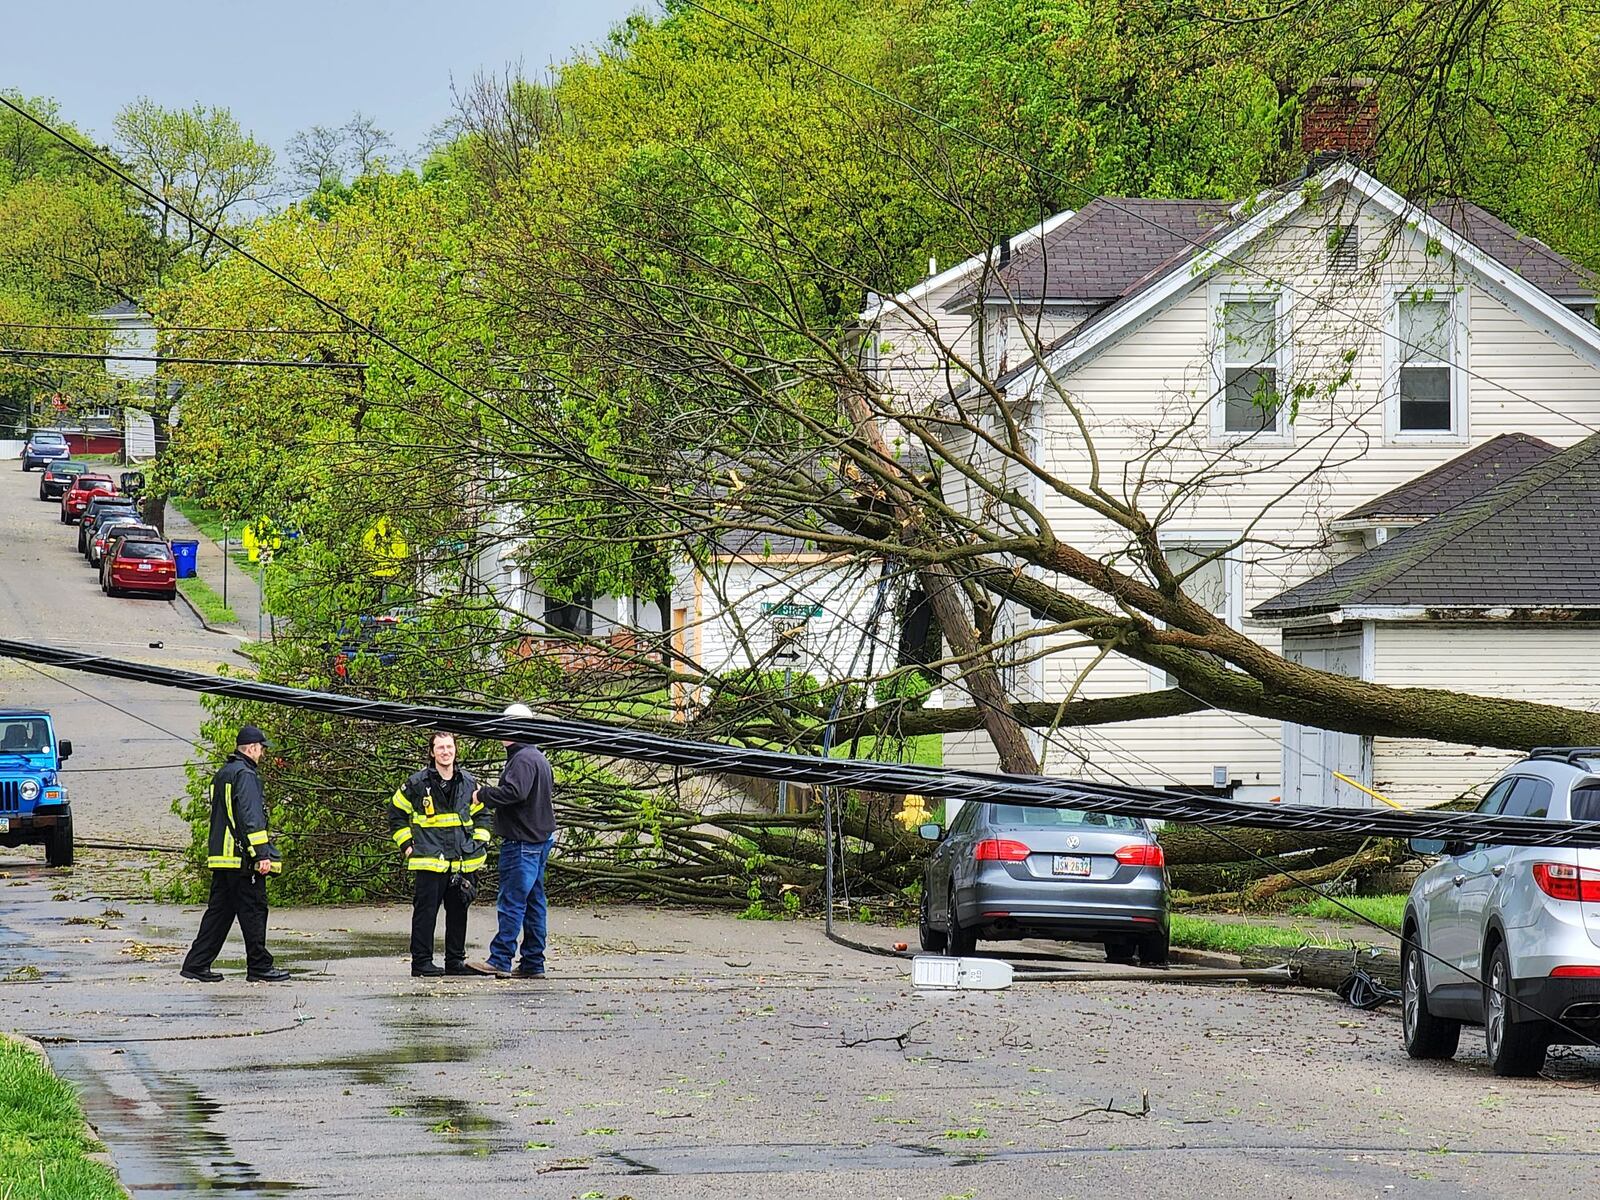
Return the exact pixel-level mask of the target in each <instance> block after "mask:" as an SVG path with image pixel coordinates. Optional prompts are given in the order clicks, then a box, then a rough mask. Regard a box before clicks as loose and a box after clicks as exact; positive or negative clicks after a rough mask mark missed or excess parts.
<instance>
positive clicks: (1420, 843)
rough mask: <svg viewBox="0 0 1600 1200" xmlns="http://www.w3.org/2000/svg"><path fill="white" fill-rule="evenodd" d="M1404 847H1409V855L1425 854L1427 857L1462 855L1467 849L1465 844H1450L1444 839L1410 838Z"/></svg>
mask: <svg viewBox="0 0 1600 1200" xmlns="http://www.w3.org/2000/svg"><path fill="white" fill-rule="evenodd" d="M1406 845H1408V846H1410V847H1411V853H1413V854H1426V855H1429V856H1433V855H1439V854H1449V855H1456V854H1464V853H1465V852H1466V849H1467V843H1466V842H1450V841H1446V840H1445V839H1444V838H1411V839H1410V840H1409V841H1408V842H1407V843H1406Z"/></svg>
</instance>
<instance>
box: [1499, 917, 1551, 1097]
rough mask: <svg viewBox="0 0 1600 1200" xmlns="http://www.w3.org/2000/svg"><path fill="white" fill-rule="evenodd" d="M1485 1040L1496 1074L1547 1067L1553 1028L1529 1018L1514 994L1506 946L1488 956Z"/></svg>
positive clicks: (1518, 1074) (1513, 1075)
mask: <svg viewBox="0 0 1600 1200" xmlns="http://www.w3.org/2000/svg"><path fill="white" fill-rule="evenodd" d="M1519 1018H1521V1019H1519ZM1483 1040H1484V1047H1485V1049H1487V1050H1488V1052H1489V1066H1490V1067H1491V1068H1493V1070H1494V1073H1495V1074H1496V1075H1501V1076H1507V1077H1510V1078H1513V1079H1516V1078H1525V1077H1527V1076H1529V1075H1537V1074H1538V1073H1539V1072H1540V1071H1541V1070H1543V1069H1544V1058H1545V1053H1546V1051H1548V1050H1549V1048H1550V1031H1549V1030H1548V1029H1547V1028H1546V1026H1545V1023H1544V1022H1543V1021H1541V1020H1539V1019H1538V1018H1537V1017H1531V1018H1530V1017H1526V1016H1525V1015H1524V1012H1523V1011H1522V1006H1521V1005H1519V1004H1518V1003H1517V1002H1516V1000H1515V999H1514V998H1513V997H1512V981H1511V963H1510V960H1509V959H1507V957H1506V948H1505V947H1504V946H1496V947H1495V948H1494V953H1493V954H1492V955H1490V957H1489V975H1488V977H1487V978H1486V979H1485V980H1484V984H1483Z"/></svg>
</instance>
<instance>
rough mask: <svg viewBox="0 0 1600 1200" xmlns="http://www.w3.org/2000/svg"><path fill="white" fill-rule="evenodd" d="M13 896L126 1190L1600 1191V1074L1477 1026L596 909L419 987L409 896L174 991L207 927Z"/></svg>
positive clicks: (7, 887)
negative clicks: (1073, 976)
mask: <svg viewBox="0 0 1600 1200" xmlns="http://www.w3.org/2000/svg"><path fill="white" fill-rule="evenodd" d="M0 874H4V875H5V876H6V878H3V879H0V946H3V950H0V989H3V990H0V997H3V998H4V999H5V1001H6V1002H7V1003H6V1011H7V1014H8V1016H7V1024H8V1025H10V1026H12V1027H14V1028H16V1029H18V1030H19V1031H21V1032H24V1033H27V1034H29V1035H31V1036H34V1037H38V1038H40V1039H41V1040H43V1041H44V1042H45V1043H46V1045H47V1049H48V1051H49V1053H50V1055H51V1059H52V1062H53V1063H54V1064H55V1065H56V1067H57V1069H58V1070H59V1071H61V1073H62V1074H64V1075H65V1076H66V1077H67V1078H69V1079H71V1080H73V1081H74V1082H75V1083H76V1084H77V1085H78V1086H79V1087H80V1089H81V1090H82V1093H83V1098H84V1104H85V1108H86V1110H87V1112H88V1114H89V1116H90V1119H91V1120H92V1121H93V1122H94V1124H95V1125H96V1126H97V1127H98V1128H99V1130H100V1132H101V1135H102V1137H103V1138H104V1139H105V1140H106V1142H107V1143H108V1145H109V1147H110V1150H111V1153H112V1156H113V1158H114V1159H115V1161H116V1163H117V1166H118V1168H119V1170H120V1171H121V1172H122V1174H123V1178H124V1180H125V1182H126V1183H127V1185H128V1187H129V1189H130V1190H131V1191H132V1193H133V1195H134V1196H135V1197H141V1198H142V1197H160V1196H174V1195H192V1194H200V1193H206V1192H225V1193H228V1194H230V1195H233V1196H239V1197H253V1196H281V1195H287V1194H291V1193H292V1194H294V1195H308V1196H317V1197H390V1196H392V1197H415V1196H430V1197H434V1196H437V1197H457V1196H459V1197H471V1198H473V1200H495V1198H498V1197H552V1198H554V1197H560V1198H578V1197H588V1198H589V1200H597V1198H605V1200H617V1198H619V1197H632V1198H635V1200H642V1198H643V1197H682V1196H688V1197H702V1196H703V1197H717V1198H722V1197H728V1198H732V1197H749V1196H780V1195H781V1196H784V1197H786V1198H793V1200H801V1198H804V1197H811V1196H817V1197H821V1196H827V1197H837V1196H864V1197H866V1196H870V1197H893V1196H907V1197H911V1196H917V1197H921V1196H935V1197H944V1196H966V1195H972V1196H975V1197H976V1196H1012V1195H1041V1196H1077V1195H1089V1194H1098V1193H1101V1192H1104V1191H1107V1190H1115V1191H1117V1192H1123V1193H1134V1194H1139V1195H1141V1196H1152V1197H1165V1196H1174V1197H1176V1196H1188V1197H1223V1196H1241V1197H1242V1196H1251V1197H1257V1198H1259V1197H1262V1196H1274V1197H1276V1196H1311V1195H1315V1196H1318V1197H1341V1198H1342V1197H1374V1196H1396V1195H1398V1196H1419V1197H1442V1196H1460V1195H1490V1194H1506V1193H1510V1192H1513V1191H1515V1192H1516V1193H1518V1194H1527V1195H1538V1196H1541V1197H1545V1196H1567V1195H1586V1194H1589V1193H1590V1192H1591V1191H1592V1190H1593V1184H1594V1182H1595V1180H1596V1178H1597V1176H1600V1172H1597V1171H1596V1169H1595V1164H1596V1158H1595V1156H1594V1152H1593V1147H1594V1146H1595V1144H1596V1143H1595V1135H1596V1133H1597V1132H1600V1093H1597V1088H1600V1058H1597V1057H1595V1056H1592V1055H1590V1056H1584V1055H1575V1056H1566V1055H1564V1056H1563V1057H1562V1059H1561V1060H1560V1061H1558V1062H1557V1063H1556V1065H1555V1068H1554V1072H1553V1074H1554V1076H1555V1077H1554V1078H1550V1079H1543V1080H1533V1081H1527V1082H1517V1081H1507V1080H1497V1079H1494V1078H1493V1077H1492V1076H1491V1075H1489V1073H1488V1072H1487V1069H1486V1068H1485V1066H1484V1063H1483V1059H1482V1052H1481V1045H1480V1043H1479V1042H1478V1040H1477V1039H1476V1038H1474V1037H1473V1036H1472V1035H1470V1034H1469V1035H1468V1037H1467V1038H1466V1039H1465V1047H1464V1051H1463V1055H1462V1058H1461V1060H1460V1061H1459V1062H1457V1063H1453V1064H1448V1065H1441V1066H1425V1065H1419V1064H1415V1063H1411V1062H1409V1061H1408V1060H1407V1059H1406V1058H1405V1057H1404V1055H1403V1054H1402V1053H1401V1052H1400V1050H1399V1047H1398V1045H1397V1040H1398V1039H1397V1030H1396V1024H1395V1020H1394V1017H1393V1016H1392V1015H1391V1014H1388V1013H1382V1012H1379V1013H1361V1012H1356V1011H1354V1010H1351V1009H1348V1008H1345V1007H1342V1006H1340V1005H1338V1004H1336V1003H1335V1002H1333V1001H1332V1000H1330V999H1329V998H1327V997H1325V996H1322V995H1316V994H1310V993H1300V992H1282V991H1280V992H1272V993H1267V992H1262V991H1254V990H1248V989H1244V988H1239V987H1233V986H1228V987H1180V986H1176V985H1174V984H1171V983H1167V982H1153V983H1150V984H1135V985H1132V986H1129V985H1119V984H1111V983H1092V982H1091V983H1074V984H1070V985H1053V984H1051V985H1019V986H1017V987H1015V988H1013V989H1011V990H1010V991H1007V992H999V993H987V994H980V993H965V994H957V993H945V994H933V993H929V994H920V995H919V994H917V993H914V992H912V991H911V990H910V988H909V986H908V982H909V981H908V978H907V970H906V967H907V964H905V963H904V962H902V961H896V960H893V959H887V958H876V957H869V956H866V955H859V954H854V953H851V952H849V951H846V950H843V949H841V948H839V947H837V946H834V945H832V944H831V943H828V942H826V941H825V940H824V939H823V938H822V937H821V934H820V931H819V930H818V929H817V928H815V927H814V926H813V925H811V924H808V923H793V924H790V923H769V924H764V923H752V922H742V921H736V920H732V919H729V918H726V917H723V916H710V915H696V914H686V913H681V912H657V911H653V910H647V909H589V908H580V909H575V910H573V909H568V910H562V909H558V910H557V913H556V918H555V921H556V924H555V929H556V941H555V945H554V950H553V955H552V960H551V975H550V978H549V979H547V980H545V981H543V982H542V983H535V982H531V981H492V980H483V981H479V980H471V979H463V980H457V979H443V980H413V979H412V978H410V976H409V974H408V970H407V962H406V957H405V939H404V928H405V921H406V917H407V912H406V910H405V909H403V908H394V907H391V908H387V909H385V908H335V909H319V910H297V911H292V912H275V913H274V914H273V935H272V940H273V944H274V946H275V947H276V948H277V950H278V951H279V952H280V953H281V956H282V959H283V961H285V962H287V963H289V964H290V965H291V967H292V969H294V970H295V971H296V972H297V974H296V978H295V979H294V981H293V982H292V983H290V984H286V985H278V986H271V985H251V984H248V983H246V982H244V981H243V979H242V978H241V977H240V975H239V974H238V973H237V972H238V971H239V970H240V968H239V967H238V966H237V965H236V959H233V960H230V959H226V958H225V959H224V960H223V965H224V967H225V969H228V970H230V972H233V973H232V974H231V976H230V978H229V979H228V980H227V981H225V982H223V983H221V984H217V985H212V986H206V985H200V984H191V983H185V982H183V981H181V980H179V979H178V977H177V974H176V967H177V962H178V959H179V957H180V956H181V953H182V951H183V949H184V947H185V945H186V944H187V941H188V936H189V933H190V931H191V930H192V929H193V928H194V926H195V923H196V921H197V919H198V910H196V909H176V908H172V907H168V906H161V905H143V904H132V903H126V902H123V903H119V904H118V905H117V906H116V908H115V909H111V910H110V912H111V913H113V914H115V915H106V914H107V906H106V904H105V902H104V901H102V900H98V899H94V898H91V897H90V895H89V894H90V893H92V892H93V890H94V889H93V886H92V885H93V879H92V875H86V874H85V873H83V872H73V873H72V875H70V876H68V875H66V874H65V873H62V872H49V871H46V870H44V869H42V868H40V867H38V866H37V865H35V864H33V863H31V862H29V861H28V860H27V859H25V858H23V857H11V858H7V857H4V856H0ZM55 896H66V897H68V898H66V899H53V898H52V897H55ZM490 919H491V913H490V911H489V910H488V909H487V908H485V907H483V906H479V907H477V908H475V909H474V910H473V912H472V928H471V936H472V940H473V943H474V944H475V945H479V946H481V945H482V944H483V942H484V940H485V938H486V937H487V935H488V932H489V922H490ZM74 920H78V921H80V923H77V924H68V922H69V921H74ZM861 935H862V936H864V937H868V938H872V939H874V940H876V941H879V942H887V941H889V940H893V939H894V938H896V937H901V936H904V935H903V934H899V933H896V932H895V931H891V930H864V931H861ZM226 953H227V954H229V955H237V953H238V946H237V942H232V943H230V945H229V948H228V951H227V952H226ZM230 961H233V962H234V963H235V965H233V966H231V967H230V966H228V963H229V962H230ZM1146 1096H1148V1112H1145V1098H1146ZM1141 1113H1144V1115H1140V1114H1141ZM1391 1189H1392V1190H1391Z"/></svg>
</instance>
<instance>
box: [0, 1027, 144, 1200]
mask: <svg viewBox="0 0 1600 1200" xmlns="http://www.w3.org/2000/svg"><path fill="white" fill-rule="evenodd" d="M99 1149H100V1147H99V1146H98V1145H97V1144H96V1143H95V1141H94V1139H93V1137H92V1136H91V1135H90V1133H89V1128H88V1126H87V1125H86V1124H84V1120H83V1111H82V1110H81V1109H80V1108H79V1107H78V1097H77V1093H75V1092H74V1091H73V1090H72V1087H71V1086H70V1085H69V1084H67V1083H65V1082H63V1081H62V1080H60V1079H58V1078H57V1077H56V1076H55V1075H54V1074H52V1073H51V1071H50V1068H49V1067H48V1066H46V1065H45V1063H44V1062H43V1061H42V1060H41V1059H40V1058H39V1056H38V1055H36V1054H34V1053H33V1051H31V1050H29V1049H28V1048H27V1047H26V1046H24V1045H22V1044H21V1043H20V1042H14V1041H11V1040H10V1039H8V1038H4V1037H0V1184H4V1185H5V1187H4V1191H3V1192H0V1195H3V1196H5V1197H6V1200H123V1195H124V1193H123V1191H122V1188H121V1187H120V1186H119V1185H118V1184H117V1180H116V1176H115V1175H114V1174H112V1172H111V1171H110V1170H109V1169H107V1168H106V1167H104V1166H102V1165H101V1164H100V1163H97V1162H92V1161H91V1160H90V1159H89V1157H88V1156H89V1154H91V1153H93V1152H94V1151H96V1150H99Z"/></svg>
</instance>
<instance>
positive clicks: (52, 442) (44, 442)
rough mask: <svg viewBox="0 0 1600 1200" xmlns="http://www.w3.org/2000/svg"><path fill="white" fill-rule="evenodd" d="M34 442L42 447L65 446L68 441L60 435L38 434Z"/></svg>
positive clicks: (34, 436) (34, 437)
mask: <svg viewBox="0 0 1600 1200" xmlns="http://www.w3.org/2000/svg"><path fill="white" fill-rule="evenodd" d="M33 440H34V441H35V442H36V443H37V444H38V445H41V446H64V445H66V444H67V439H66V438H64V437H62V436H61V435H60V434H59V433H36V434H34V435H33Z"/></svg>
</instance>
